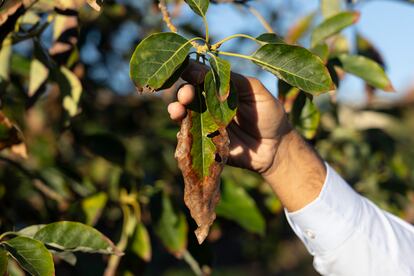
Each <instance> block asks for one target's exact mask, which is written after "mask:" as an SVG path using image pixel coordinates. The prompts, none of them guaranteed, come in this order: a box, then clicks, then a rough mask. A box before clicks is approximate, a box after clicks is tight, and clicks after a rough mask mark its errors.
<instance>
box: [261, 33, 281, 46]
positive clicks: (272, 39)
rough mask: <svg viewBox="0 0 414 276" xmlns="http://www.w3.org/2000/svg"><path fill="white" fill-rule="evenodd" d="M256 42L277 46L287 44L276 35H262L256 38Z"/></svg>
mask: <svg viewBox="0 0 414 276" xmlns="http://www.w3.org/2000/svg"><path fill="white" fill-rule="evenodd" d="M256 40H258V41H260V42H264V43H273V44H277V43H282V44H285V43H286V42H285V41H284V40H283V39H282V38H281V37H280V36H278V35H277V34H274V33H264V34H261V35H259V36H258V37H256Z"/></svg>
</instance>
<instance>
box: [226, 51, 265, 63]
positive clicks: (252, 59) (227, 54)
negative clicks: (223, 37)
mask: <svg viewBox="0 0 414 276" xmlns="http://www.w3.org/2000/svg"><path fill="white" fill-rule="evenodd" d="M218 53H219V54H220V55H223V56H230V57H238V58H242V59H247V60H251V61H257V60H256V59H255V58H253V57H251V56H246V55H242V54H237V53H231V52H223V51H220V52H218Z"/></svg>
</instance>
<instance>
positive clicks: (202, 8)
mask: <svg viewBox="0 0 414 276" xmlns="http://www.w3.org/2000/svg"><path fill="white" fill-rule="evenodd" d="M184 1H185V2H186V3H187V4H188V5H189V6H190V8H191V9H192V10H193V11H194V12H195V13H196V14H198V15H199V16H202V17H205V16H206V12H207V10H208V5H209V4H210V1H209V0H184Z"/></svg>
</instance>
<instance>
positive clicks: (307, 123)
mask: <svg viewBox="0 0 414 276" xmlns="http://www.w3.org/2000/svg"><path fill="white" fill-rule="evenodd" d="M290 118H291V121H292V123H293V125H294V126H295V128H296V129H297V130H298V131H299V132H300V133H301V134H302V135H303V136H304V137H305V138H306V139H313V138H314V137H315V135H316V133H317V131H318V128H319V122H320V118H321V114H320V112H319V109H318V107H317V106H316V105H315V104H314V103H313V101H312V99H310V98H309V97H307V96H306V95H305V94H304V93H303V92H301V93H300V94H299V96H298V97H297V98H296V100H295V102H294V104H293V107H292V111H291V113H290Z"/></svg>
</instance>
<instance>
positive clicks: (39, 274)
mask: <svg viewBox="0 0 414 276" xmlns="http://www.w3.org/2000/svg"><path fill="white" fill-rule="evenodd" d="M3 244H4V246H5V248H6V250H7V251H8V252H9V253H10V255H11V256H12V257H13V258H14V259H15V260H16V261H17V262H18V263H19V265H20V266H21V267H22V268H23V269H24V270H26V271H27V272H29V273H30V274H31V275H34V276H49V275H50V276H53V275H55V267H54V265H53V258H52V254H50V252H49V251H48V250H47V248H46V247H45V246H44V244H43V243H41V242H40V241H37V240H34V239H31V238H27V237H16V238H13V239H11V240H8V241H6V242H4V243H3Z"/></svg>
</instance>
